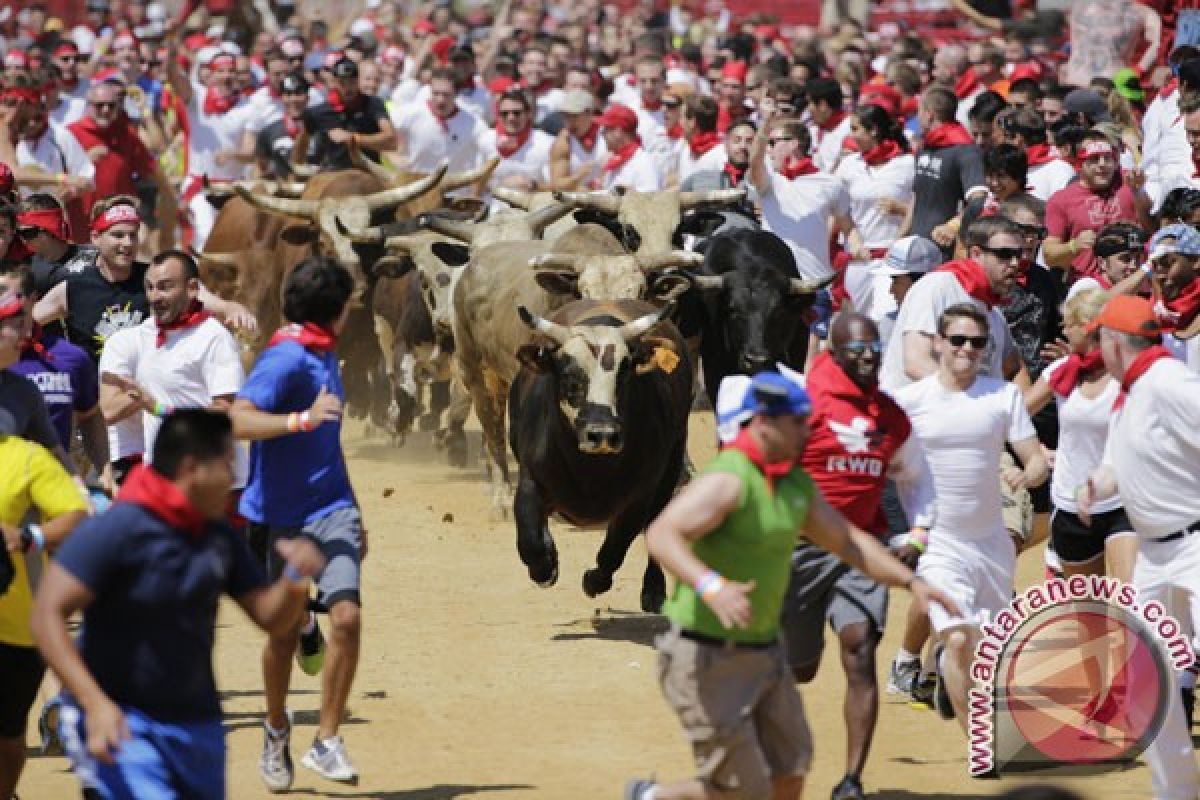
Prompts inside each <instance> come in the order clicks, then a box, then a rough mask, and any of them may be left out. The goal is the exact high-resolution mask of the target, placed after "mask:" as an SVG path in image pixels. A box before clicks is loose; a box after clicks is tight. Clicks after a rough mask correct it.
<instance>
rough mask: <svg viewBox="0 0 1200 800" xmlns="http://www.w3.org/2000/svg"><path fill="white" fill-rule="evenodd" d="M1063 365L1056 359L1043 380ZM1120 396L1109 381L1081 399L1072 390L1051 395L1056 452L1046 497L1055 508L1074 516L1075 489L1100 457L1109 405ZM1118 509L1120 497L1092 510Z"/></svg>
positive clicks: (1105, 432)
mask: <svg viewBox="0 0 1200 800" xmlns="http://www.w3.org/2000/svg"><path fill="white" fill-rule="evenodd" d="M1066 363H1067V359H1066V358H1060V359H1058V360H1057V361H1054V362H1052V363H1051V364H1049V365H1048V366H1047V367H1046V369H1045V371H1044V372H1043V373H1042V375H1043V376H1044V377H1045V378H1046V380H1047V381H1049V380H1051V379H1052V378H1053V377H1054V374H1055V373H1056V372H1058V370H1060V369H1062V366H1063V365H1064V364H1066ZM1120 393H1121V384H1120V383H1118V382H1117V381H1115V380H1109V382H1108V384H1107V385H1106V386H1105V387H1104V391H1102V392H1101V393H1100V394H1099V395H1097V396H1096V397H1094V398H1091V399H1089V398H1087V397H1084V396H1083V392H1081V391H1079V388H1078V387H1076V389H1075V391H1073V392H1071V394H1070V395H1069V396H1068V397H1059V396H1058V395H1057V394H1056V395H1054V402H1055V403H1056V404H1057V406H1058V450H1057V451H1055V456H1054V474H1053V476H1052V477H1051V480H1050V497H1051V499H1052V500H1053V501H1054V505H1055V507H1057V508H1061V509H1062V510H1063V511H1070V512H1071V513H1072V514H1074V513H1075V512H1076V511H1077V510H1078V509H1077V507H1076V505H1075V490H1076V489H1077V488H1079V487H1080V486H1082V485H1083V484H1085V483H1087V479H1088V476H1089V475H1091V474H1092V472H1093V471H1094V470H1095V469H1096V467H1098V466H1100V462H1101V460H1103V458H1104V443H1105V442H1106V441H1108V425H1109V421H1110V419H1111V417H1112V406H1113V403H1114V402H1116V399H1117V395H1119V394H1120ZM1120 507H1121V498H1120V497H1116V496H1114V497H1111V498H1108V499H1106V500H1104V501H1102V502H1099V503H1096V504H1094V505H1093V507H1092V511H1093V512H1095V513H1103V512H1105V511H1112V510H1114V509H1117V508H1120Z"/></svg>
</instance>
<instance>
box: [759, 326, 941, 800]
mask: <svg viewBox="0 0 1200 800" xmlns="http://www.w3.org/2000/svg"><path fill="white" fill-rule="evenodd" d="M829 341H830V349H829V351H828V352H825V353H822V354H820V355H818V356H817V357H816V359H815V360H814V361H813V364H812V367H811V368H810V369H809V371H808V374H807V376H806V377H801V376H799V375H797V374H796V373H793V372H791V371H790V370H785V368H784V367H780V370H781V371H785V374H787V375H788V376H789V377H792V378H793V379H795V380H798V381H799V380H804V381H806V383H807V387H806V388H807V390H808V393H809V396H810V397H811V398H812V415H811V417H810V418H809V425H810V429H811V431H812V433H811V434H810V438H809V440H808V444H807V445H806V446H805V448H804V455H803V457H802V458H801V461H800V463H801V465H802V466H803V467H804V471H805V472H807V473H808V474H809V475H811V476H812V479H813V482H814V483H815V484H816V486H817V488H818V489H819V490H820V492H821V495H822V496H823V497H825V499H826V500H828V501H829V504H830V505H831V506H833V507H834V508H835V509H837V510H838V512H839V513H841V514H842V515H844V516H845V517H846V519H848V520H850V521H851V522H853V523H854V524H855V525H857V526H858V527H860V528H862V529H864V530H867V531H871V532H872V533H874V534H876V535H877V536H879V537H880V538H881V539H882V540H884V541H885V542H886V541H887V539H888V533H889V531H888V524H887V520H886V519H885V518H884V514H883V508H882V500H883V491H884V485H885V484H886V483H887V480H888V479H889V478H891V479H893V480H895V481H896V484H897V487H898V489H899V493H900V497H901V499H902V500H903V502H904V505H905V507H906V510H907V511H908V514H909V518H910V519H912V520H913V527H914V529H922V530H927V529H928V527H929V526H930V524H931V523H932V521H933V480H932V478H931V476H930V473H929V467H928V466H927V465H926V463H925V457H924V455H923V452H922V450H921V444H920V442H919V441H918V440H917V437H916V436H914V435H912V426H911V425H910V424H909V421H908V416H907V415H906V414H905V413H904V411H903V410H902V409H901V408H900V407H899V406H898V405H896V403H895V401H893V400H892V398H891V397H889V396H888V395H887V394H885V393H884V392H883V391H882V390H880V388H879V367H880V364H881V362H882V360H883V358H882V352H883V347H882V344H881V343H880V338H879V330H878V328H876V327H875V323H874V322H872V321H871V320H870V318H868V317H866V316H864V315H862V314H858V313H846V314H840V315H838V316H837V318H836V319H835V320H834V322H833V325H832V327H831V329H830V331H829ZM917 535H920V534H919V533H918V534H917ZM887 598H888V595H887V587H885V586H883V585H882V584H880V583H877V582H876V581H874V580H872V579H871V578H868V577H867V576H866V575H864V574H863V573H862V572H860V571H858V570H856V569H854V568H853V567H851V566H849V565H848V564H846V563H844V562H843V561H841V560H839V559H838V557H837V556H835V555H832V554H831V553H828V552H826V551H824V550H822V549H821V548H819V547H817V546H815V545H813V544H810V543H808V542H807V541H803V540H802V541H801V543H800V544H799V545H798V546H797V547H796V550H795V552H794V553H793V555H792V580H791V586H790V587H789V589H788V594H787V598H786V600H785V602H784V611H783V626H784V631H785V639H786V641H787V645H788V662H789V664H791V667H792V670H793V671H794V673H795V675H796V679H797V680H799V681H800V682H802V683H807V682H808V681H811V680H812V679H813V677H814V676H815V675H816V672H817V667H818V665H819V664H820V661H821V650H822V647H823V643H824V638H825V636H824V631H823V628H824V625H825V621H826V620H829V624H830V625H831V626H832V628H833V630H834V631H835V632H836V633H837V636H838V641H839V643H840V645H841V661H842V666H843V667H844V668H845V670H846V683H847V690H846V698H845V705H844V713H845V719H846V745H847V752H846V774H845V777H843V778H842V781H841V783H839V784H838V786H837V787H835V788H834V790H833V797H834V798H835V800H841V799H843V798H847V799H848V798H861V797H862V796H863V794H862V779H861V775H862V769H863V765H864V764H865V763H866V760H867V752H868V750H869V748H870V745H871V737H872V735H873V734H874V732H875V720H876V717H877V716H878V713H879V685H878V681H877V679H876V676H875V648H876V646H877V645H878V644H879V640H880V638H881V637H882V635H883V624H884V620H885V619H886V617H887Z"/></svg>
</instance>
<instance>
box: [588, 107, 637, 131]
mask: <svg viewBox="0 0 1200 800" xmlns="http://www.w3.org/2000/svg"><path fill="white" fill-rule="evenodd" d="M596 125H597V126H599V127H601V128H619V129H621V130H623V131H626V132H628V133H637V127H638V118H637V114H636V113H634V111H633V109H632V108H630V107H629V106H623V105H621V104H620V103H613V104H612V105H610V106H609V107H608V108H606V109H604V113H603V114H601V115H600V116H598V117H596Z"/></svg>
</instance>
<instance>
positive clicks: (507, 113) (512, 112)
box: [496, 108, 526, 117]
mask: <svg viewBox="0 0 1200 800" xmlns="http://www.w3.org/2000/svg"><path fill="white" fill-rule="evenodd" d="M496 113H497V116H500V117H520V116H524V114H525V113H526V111H525V109H523V108H522V109H510V110H508V111H498V112H496Z"/></svg>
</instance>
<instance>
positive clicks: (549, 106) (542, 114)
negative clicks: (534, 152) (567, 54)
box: [517, 44, 563, 122]
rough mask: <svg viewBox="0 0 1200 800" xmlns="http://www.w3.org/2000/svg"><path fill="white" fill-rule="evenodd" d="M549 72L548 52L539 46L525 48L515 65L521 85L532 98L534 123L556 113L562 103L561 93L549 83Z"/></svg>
mask: <svg viewBox="0 0 1200 800" xmlns="http://www.w3.org/2000/svg"><path fill="white" fill-rule="evenodd" d="M549 72H550V53H549V51H547V50H546V49H545V48H544V47H542V46H541V45H539V44H531V45H529V46H527V47H526V48H525V50H524V52H522V53H521V60H520V62H519V63H518V64H517V74H518V75H520V76H521V85H522V86H524V87H525V90H526V91H528V92H529V93H530V95H532V97H533V101H534V104H535V118H534V122H541V121H542V120H543V119H545V118H546V115H548V114H550V113H552V112H554V111H557V110H558V105H559V103H561V102H562V95H563V91H562V89H559V88H557V87H555V86H554V84H553V83H552V82H551V80H550V77H549Z"/></svg>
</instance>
